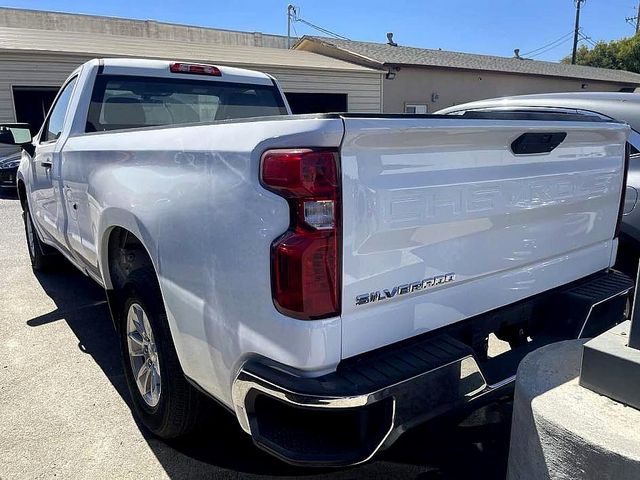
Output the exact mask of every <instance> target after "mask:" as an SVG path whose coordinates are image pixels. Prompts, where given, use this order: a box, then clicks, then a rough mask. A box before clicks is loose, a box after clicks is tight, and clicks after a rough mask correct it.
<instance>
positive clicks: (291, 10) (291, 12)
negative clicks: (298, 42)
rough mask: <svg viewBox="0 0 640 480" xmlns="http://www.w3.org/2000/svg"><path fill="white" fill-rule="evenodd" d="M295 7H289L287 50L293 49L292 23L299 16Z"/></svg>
mask: <svg viewBox="0 0 640 480" xmlns="http://www.w3.org/2000/svg"><path fill="white" fill-rule="evenodd" d="M297 13H298V12H297V11H296V7H295V6H294V5H291V4H289V5H287V48H289V49H290V48H291V23H292V22H294V21H295V19H296V15H297Z"/></svg>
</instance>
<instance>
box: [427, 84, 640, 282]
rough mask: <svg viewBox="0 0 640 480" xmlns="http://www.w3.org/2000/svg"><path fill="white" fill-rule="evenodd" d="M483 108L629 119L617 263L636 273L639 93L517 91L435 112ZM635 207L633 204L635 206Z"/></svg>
mask: <svg viewBox="0 0 640 480" xmlns="http://www.w3.org/2000/svg"><path fill="white" fill-rule="evenodd" d="M482 112H492V113H493V114H495V112H504V113H505V114H509V113H517V114H523V113H531V114H536V113H566V114H571V115H576V114H578V115H586V116H596V117H601V118H603V119H608V120H610V119H614V120H618V121H622V122H626V123H628V124H629V125H630V126H631V128H632V132H631V135H630V137H629V145H630V152H631V156H630V161H629V172H628V176H627V191H626V196H625V215H624V217H623V222H622V231H621V235H620V248H619V249H618V261H617V264H616V267H617V268H618V269H620V270H622V271H624V272H625V273H627V274H631V275H633V276H634V277H635V274H636V271H637V268H638V259H639V258H640V207H636V203H637V201H638V190H640V133H639V132H640V94H636V93H617V92H611V93H609V92H570V93H545V94H537V95H520V96H515V97H503V98H494V99H489V100H480V101H477V102H471V103H465V104H462V105H456V106H454V107H449V108H445V109H443V110H440V111H439V112H437V113H440V114H449V115H465V116H476V115H479V114H480V115H481V114H482ZM634 207H635V208H634Z"/></svg>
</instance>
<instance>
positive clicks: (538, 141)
mask: <svg viewBox="0 0 640 480" xmlns="http://www.w3.org/2000/svg"><path fill="white" fill-rule="evenodd" d="M565 138H567V132H540V133H537V132H529V133H523V134H522V135H520V136H519V137H518V138H516V139H515V140H514V141H513V143H512V144H511V151H512V152H513V154H514V155H531V154H535V153H549V152H551V151H553V150H554V149H555V148H556V147H557V146H558V145H560V144H561V143H562V142H563V141H564V139H565Z"/></svg>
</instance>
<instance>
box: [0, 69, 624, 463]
mask: <svg viewBox="0 0 640 480" xmlns="http://www.w3.org/2000/svg"><path fill="white" fill-rule="evenodd" d="M249 117H250V118H249ZM628 133H629V128H628V127H627V126H626V125H624V124H621V123H613V122H607V121H593V120H589V121H585V118H584V117H579V116H572V115H570V114H549V115H539V116H536V115H529V116H528V117H527V118H522V119H520V118H517V117H511V118H508V119H502V118H499V115H498V116H497V117H496V118H491V116H488V118H482V119H467V118H459V117H456V116H434V115H431V116H429V115H375V114H367V115H364V114H319V115H291V113H290V110H289V107H288V105H287V102H286V100H285V97H284V95H283V94H282V91H281V90H280V88H279V87H278V84H277V83H276V82H275V80H274V79H273V78H272V77H270V76H269V75H266V74H262V73H258V72H252V71H248V70H240V69H236V68H227V67H215V66H211V65H200V64H190V63H177V62H169V61H158V60H135V59H102V60H92V61H89V62H87V63H85V64H84V65H82V66H81V67H80V68H78V69H77V70H76V71H75V72H73V74H72V75H71V76H70V77H69V79H68V80H67V81H66V82H65V84H64V86H63V87H62V89H61V90H60V93H59V94H58V96H57V98H56V100H55V102H54V104H53V106H52V108H51V111H50V112H49V114H48V116H47V118H46V120H45V122H44V125H43V127H42V129H41V130H40V132H39V134H38V135H36V136H35V137H34V138H33V139H32V138H31V136H30V135H29V133H28V131H27V130H26V125H24V124H7V125H3V126H1V127H0V141H2V142H4V143H11V144H15V145H21V146H22V148H23V155H22V160H21V163H20V167H19V170H18V175H17V186H18V192H19V198H20V202H21V204H22V208H23V211H24V221H25V228H26V234H27V235H26V236H27V240H28V247H29V252H30V255H31V260H32V265H33V268H34V269H35V270H40V269H43V268H52V266H55V262H52V261H51V260H52V259H53V258H54V257H55V255H59V254H62V255H63V256H64V257H66V258H67V259H68V260H69V261H70V262H71V263H73V264H74V265H75V266H76V267H77V268H79V269H80V270H81V271H82V272H84V273H85V274H86V275H88V276H90V277H91V278H92V279H94V280H95V281H96V282H98V283H99V284H100V285H101V286H103V287H104V288H105V290H106V292H107V297H108V301H109V305H110V309H111V314H112V317H113V321H114V324H115V327H116V330H117V331H118V332H119V335H120V338H121V348H122V355H123V366H124V371H125V375H126V379H127V382H128V385H129V389H130V392H131V397H132V405H133V409H134V411H135V413H136V414H137V415H138V417H139V418H140V420H141V421H142V423H143V424H144V425H145V426H146V427H147V428H148V429H149V430H150V431H151V432H153V433H154V434H156V435H158V436H160V437H162V438H170V437H176V436H179V435H183V434H185V433H186V432H188V431H189V430H190V429H191V428H192V427H193V426H194V424H195V422H196V421H197V418H198V413H199V411H201V409H202V408H203V405H206V404H207V402H203V401H202V399H203V395H207V396H209V397H212V398H214V399H216V400H217V401H218V402H219V403H221V404H222V405H224V406H225V407H227V409H229V410H230V411H231V412H233V414H234V415H235V416H236V417H237V419H238V421H239V424H240V426H241V427H242V429H244V430H245V431H246V432H247V433H249V434H250V435H251V436H252V437H253V439H254V441H255V443H256V444H257V445H259V446H260V447H261V448H263V449H265V450H267V451H269V452H271V453H272V454H274V455H276V456H278V457H280V458H282V459H284V460H286V461H288V462H291V463H296V464H313V465H348V464H355V463H359V462H363V461H366V460H367V459H369V458H371V456H372V455H374V454H375V452H377V451H379V450H380V449H382V448H386V447H388V446H389V445H390V444H391V443H393V441H394V440H396V439H397V438H398V436H399V435H400V434H401V433H402V432H403V431H405V430H406V429H407V428H409V427H411V426H413V425H415V424H417V423H419V422H422V421H425V420H427V419H430V418H432V417H434V416H437V415H440V414H442V413H444V412H449V411H451V410H454V409H459V408H461V407H463V406H465V405H471V404H473V403H472V402H478V401H480V400H482V399H488V398H492V396H493V395H504V394H505V392H508V391H509V388H510V387H511V385H512V382H513V378H514V374H515V370H516V367H517V365H518V362H519V360H520V359H521V358H522V356H523V355H525V354H526V353H527V352H528V351H530V350H532V349H533V348H536V347H537V346H540V345H542V344H545V343H548V342H550V341H553V340H558V339H563V338H576V337H579V336H588V335H593V334H594V333H598V332H600V331H602V330H604V329H606V328H608V327H609V326H610V324H611V323H612V322H616V321H618V320H619V319H621V318H622V316H623V313H624V308H625V303H626V295H627V293H628V292H629V290H630V289H631V288H632V282H631V280H630V279H629V278H628V277H625V276H624V275H622V274H620V273H618V272H615V271H613V270H611V268H610V267H611V266H612V265H613V263H614V261H615V256H616V247H617V239H616V237H617V234H618V229H619V225H620V218H621V208H620V207H621V201H622V198H621V197H622V191H623V185H624V181H625V171H626V162H627V155H626V154H625V152H626V150H625V142H626V139H627V135H628ZM492 333H493V334H495V335H496V336H497V338H499V339H501V340H504V341H506V342H509V344H510V346H511V349H510V350H509V351H507V352H506V353H504V354H502V355H498V356H494V355H493V354H492V353H491V352H490V351H488V348H487V345H488V338H489V335H490V334H492ZM221 414H224V413H223V412H222V413H221Z"/></svg>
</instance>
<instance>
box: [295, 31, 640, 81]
mask: <svg viewBox="0 0 640 480" xmlns="http://www.w3.org/2000/svg"><path fill="white" fill-rule="evenodd" d="M314 45H315V46H320V47H324V48H323V49H322V53H324V54H328V55H330V54H331V51H332V50H333V51H334V52H335V53H336V56H339V58H342V59H349V60H351V61H354V62H358V63H360V64H363V65H367V66H371V67H373V68H383V67H385V66H389V65H406V66H418V67H440V68H459V69H464V70H482V71H491V72H503V73H519V74H526V75H543V76H552V77H568V78H580V79H584V80H598V81H605V82H616V83H625V84H633V85H640V74H637V73H632V72H627V71H625V70H610V69H606V68H595V67H585V66H582V65H568V64H564V63H555V62H542V61H538V60H523V59H518V58H507V57H496V56H492V55H477V54H473V53H461V52H449V51H445V50H431V49H427V48H415V47H404V46H395V47H394V46H391V45H388V44H386V43H373V42H358V41H353V40H342V39H336V38H326V37H314V36H308V35H306V36H304V37H302V38H301V39H300V40H299V41H298V42H297V43H296V45H295V46H294V48H296V49H298V50H308V51H318V50H317V49H314Z"/></svg>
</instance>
